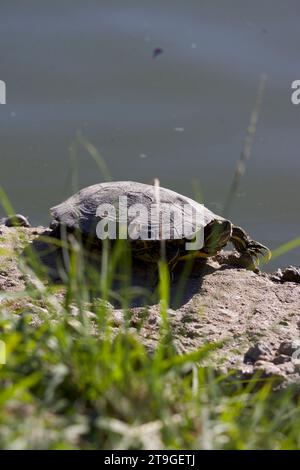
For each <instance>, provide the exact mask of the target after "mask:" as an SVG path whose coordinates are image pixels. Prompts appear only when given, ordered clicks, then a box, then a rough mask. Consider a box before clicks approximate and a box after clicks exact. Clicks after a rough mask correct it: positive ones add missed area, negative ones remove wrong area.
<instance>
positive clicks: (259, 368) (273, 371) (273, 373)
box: [254, 361, 284, 378]
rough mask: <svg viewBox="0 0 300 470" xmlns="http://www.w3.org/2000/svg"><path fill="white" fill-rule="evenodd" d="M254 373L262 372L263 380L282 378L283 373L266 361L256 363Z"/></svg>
mask: <svg viewBox="0 0 300 470" xmlns="http://www.w3.org/2000/svg"><path fill="white" fill-rule="evenodd" d="M254 372H263V375H264V377H265V378H275V377H281V378H282V377H283V376H284V372H283V371H282V370H281V369H280V367H278V366H275V365H274V364H272V362H268V361H257V363H256V364H255V366H254Z"/></svg>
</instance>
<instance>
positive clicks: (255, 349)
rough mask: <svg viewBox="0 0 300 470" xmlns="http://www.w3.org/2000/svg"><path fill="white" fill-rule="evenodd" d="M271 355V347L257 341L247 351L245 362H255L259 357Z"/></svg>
mask: <svg viewBox="0 0 300 470" xmlns="http://www.w3.org/2000/svg"><path fill="white" fill-rule="evenodd" d="M269 356H271V350H270V348H269V347H268V346H267V345H266V344H263V343H256V344H255V345H254V346H252V347H251V348H249V349H248V351H247V352H246V354H245V356H244V363H245V364H253V363H255V362H256V361H258V359H261V358H263V357H269Z"/></svg>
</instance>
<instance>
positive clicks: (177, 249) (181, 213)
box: [50, 181, 270, 267]
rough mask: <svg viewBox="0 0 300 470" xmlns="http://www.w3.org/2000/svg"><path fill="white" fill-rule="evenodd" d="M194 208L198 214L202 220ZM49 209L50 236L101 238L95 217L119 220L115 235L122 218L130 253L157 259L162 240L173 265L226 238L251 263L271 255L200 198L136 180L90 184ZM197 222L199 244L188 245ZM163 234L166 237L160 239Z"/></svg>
mask: <svg viewBox="0 0 300 470" xmlns="http://www.w3.org/2000/svg"><path fill="white" fill-rule="evenodd" d="M120 201H121V202H122V204H123V205H124V203H125V204H127V209H128V210H127V213H126V214H127V215H126V216H124V211H123V209H124V207H123V206H122V207H121V205H120ZM110 208H111V209H112V210H110ZM157 208H159V210H158V211H157ZM186 208H188V209H189V210H186ZM155 210H156V212H155ZM122 211H123V212H122ZM153 213H155V214H157V213H159V214H160V215H159V217H160V218H159V219H157V218H155V217H153ZM195 214H198V216H199V220H200V224H199V223H197V221H196V216H195ZM51 215H52V218H53V220H52V222H51V225H50V228H51V229H52V230H53V234H54V236H61V234H62V233H66V232H79V233H81V234H82V235H83V238H85V237H88V238H89V239H90V238H91V237H92V238H95V239H96V238H97V236H98V238H101V237H99V232H101V227H100V228H99V222H103V221H105V220H106V222H107V224H108V225H109V224H111V225H109V228H111V227H113V223H114V222H115V223H116V224H117V225H116V229H115V230H114V229H112V234H113V236H111V237H110V236H108V238H118V233H119V234H120V232H119V231H118V229H119V227H120V224H122V227H123V229H124V224H125V228H126V229H127V228H128V233H127V238H129V239H131V245H132V251H133V255H134V256H136V258H138V259H142V260H144V261H147V262H157V260H158V258H159V257H160V254H161V250H160V247H161V245H164V253H165V255H166V258H167V260H168V262H169V263H170V264H172V265H173V264H176V262H177V261H180V260H182V259H186V258H190V257H192V258H194V257H195V258H196V257H200V258H207V257H210V256H214V255H215V254H217V253H218V252H219V251H220V250H221V249H222V248H224V247H225V246H226V245H227V243H228V242H232V243H233V245H234V247H235V248H236V250H237V251H238V252H239V253H240V254H241V255H245V256H246V257H247V256H248V257H249V267H250V266H251V264H252V267H254V266H255V265H256V262H257V260H258V257H259V256H260V255H264V254H266V255H267V256H269V255H270V251H269V249H268V248H267V247H265V246H264V245H262V244H261V243H258V242H256V241H254V240H252V239H251V238H250V237H249V236H248V235H247V233H246V232H245V231H244V230H243V229H242V228H240V227H237V226H235V225H233V224H232V222H230V221H229V220H227V219H224V218H223V217H221V216H219V215H217V214H214V213H213V212H212V211H210V210H209V209H207V208H206V207H205V206H203V205H202V204H199V203H198V202H196V201H194V200H192V199H190V198H188V197H186V196H182V195H181V194H178V193H176V192H174V191H171V190H169V189H165V188H162V187H157V186H151V185H147V184H142V183H137V182H131V181H121V182H110V183H101V184H96V185H93V186H89V187H87V188H84V189H82V190H81V191H79V192H77V193H76V194H74V195H73V196H71V197H70V198H69V199H67V200H66V201H64V202H63V203H61V204H59V205H58V206H55V207H53V208H52V209H51ZM158 220H159V222H158V223H156V222H157V221H158ZM155 221H156V222H155ZM167 222H169V223H168V226H167ZM153 227H154V229H153ZM199 227H200V229H202V233H204V242H203V246H201V247H200V248H197V249H194V248H192V249H190V248H189V249H187V246H188V245H187V243H188V242H191V239H192V238H193V237H194V236H195V233H196V232H197V231H198V230H199ZM62 228H63V230H62ZM137 228H138V230H137ZM129 232H130V236H128V234H129ZM101 233H102V234H103V231H102V232H101ZM122 233H123V235H122V237H123V238H125V237H124V232H122ZM110 235H111V233H110ZM119 237H120V235H119ZM162 240H164V243H161V242H162ZM190 246H191V245H189V247H190ZM193 246H194V245H193Z"/></svg>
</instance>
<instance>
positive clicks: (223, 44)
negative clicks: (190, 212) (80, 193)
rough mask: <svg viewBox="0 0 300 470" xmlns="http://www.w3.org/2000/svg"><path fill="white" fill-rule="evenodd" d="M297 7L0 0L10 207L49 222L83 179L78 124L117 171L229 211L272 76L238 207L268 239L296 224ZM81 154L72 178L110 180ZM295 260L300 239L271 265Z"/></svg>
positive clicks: (0, 76)
mask: <svg viewBox="0 0 300 470" xmlns="http://www.w3.org/2000/svg"><path fill="white" fill-rule="evenodd" d="M299 18H300V2H299V0H287V1H285V2H282V1H281V0H259V1H258V0H253V1H252V2H246V1H240V0H214V1H211V0H205V1H202V0H186V1H184V2H183V1H179V0H172V1H170V0H151V2H150V1H149V2H141V1H138V0H136V1H131V0H129V1H124V0H122V1H121V0H100V1H99V0H98V1H96V0H95V1H91V0H87V1H84V2H82V1H80V2H79V0H72V1H71V0H59V1H57V0H51V1H43V2H40V1H33V0H27V1H26V2H12V1H11V0H1V7H0V57H1V63H0V80H4V81H5V82H6V85H7V104H6V105H0V184H1V185H2V186H3V187H4V188H5V190H6V192H7V194H8V195H9V198H10V200H11V201H12V204H13V206H14V208H15V209H16V210H17V211H18V212H21V213H24V214H25V215H28V216H29V218H30V220H31V222H32V223H33V224H47V223H48V222H49V207H51V206H53V205H55V204H56V203H58V202H60V201H61V200H62V199H63V198H64V197H66V196H68V195H70V194H71V193H72V191H73V187H74V184H75V183H76V178H75V177H74V158H73V164H71V163H70V152H69V149H70V146H71V144H72V142H73V141H74V139H75V137H76V133H77V132H78V131H81V132H82V134H83V135H84V137H85V138H87V139H88V140H89V141H91V142H92V143H93V144H94V145H95V146H96V147H97V149H98V150H99V152H100V154H101V156H102V157H103V158H104V160H105V161H106V163H107V165H108V167H109V169H110V172H111V174H112V177H113V179H115V180H127V179H131V180H137V181H142V182H151V181H152V180H153V178H155V177H159V179H160V182H161V185H162V186H166V187H169V188H170V189H173V190H175V191H178V192H181V193H184V194H186V195H188V196H194V195H195V194H197V195H198V194H201V196H202V198H203V201H204V202H205V204H206V205H207V206H208V207H210V208H211V209H212V210H214V211H216V212H217V211H220V210H221V208H222V205H223V203H224V200H225V199H226V196H227V194H228V190H229V187H230V184H231V180H232V177H233V173H234V169H235V165H236V162H237V160H238V158H239V156H240V153H241V149H242V147H243V142H244V139H245V134H246V129H247V127H248V124H249V118H250V113H251V110H252V109H253V106H254V103H255V97H256V93H257V88H258V84H259V80H260V77H261V75H262V74H266V75H267V83H266V91H265V94H264V97H263V103H262V108H261V113H260V118H259V123H258V127H257V131H256V134H255V139H254V145H253V148H252V154H251V158H250V160H249V161H248V163H247V171H246V174H245V176H244V177H243V179H242V181H241V185H240V188H239V191H238V194H237V197H236V198H235V200H234V203H233V206H232V208H231V214H230V216H231V218H232V219H233V220H234V222H235V223H237V224H240V225H242V226H243V227H245V228H246V229H247V230H248V231H249V233H250V234H251V235H252V236H253V237H254V238H256V239H258V240H260V241H261V242H263V243H265V244H267V245H269V246H270V247H272V248H275V247H277V246H279V245H280V244H282V243H284V242H287V241H289V240H291V239H293V238H295V237H298V236H300V220H299V208H300V203H299V179H300V177H299V174H300V173H299V172H300V155H299V148H300V145H299V144H300V105H299V106H295V105H293V104H292V103H291V83H292V82H293V81H294V80H297V79H300V54H299V48H300V27H299ZM156 48H160V49H161V50H162V53H161V54H159V55H158V56H157V57H156V58H153V50H154V49H156ZM77 157H78V158H77V164H76V167H77V172H78V178H77V179H78V181H77V183H76V186H77V185H78V187H84V186H87V185H90V184H94V183H97V182H100V181H103V180H104V179H105V177H104V176H103V175H102V174H101V173H100V172H99V169H98V167H97V165H96V164H95V162H94V160H93V159H92V158H91V156H90V155H89V154H88V152H86V151H85V150H84V149H83V148H82V149H80V150H79V151H78V152H77ZM72 168H73V169H72ZM72 175H73V177H72ZM1 214H2V212H1ZM1 214H0V215H1ZM286 264H294V265H298V266H299V265H300V249H299V248H298V249H295V250H294V251H292V252H290V253H288V254H287V255H285V256H284V257H282V258H280V259H277V260H274V262H272V264H271V265H270V266H269V268H270V269H273V268H275V267H277V266H282V265H286Z"/></svg>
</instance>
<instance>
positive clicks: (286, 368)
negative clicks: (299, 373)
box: [279, 361, 295, 375]
mask: <svg viewBox="0 0 300 470" xmlns="http://www.w3.org/2000/svg"><path fill="white" fill-rule="evenodd" d="M279 368H280V370H282V372H284V374H286V375H289V374H294V373H295V364H293V363H292V361H290V362H285V363H284V364H280V366H279Z"/></svg>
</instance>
